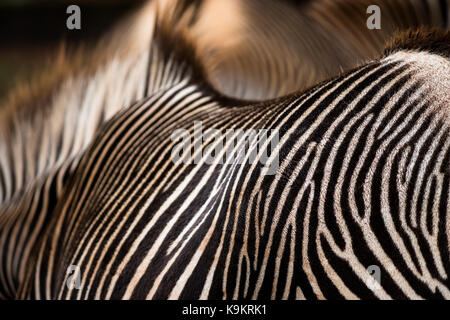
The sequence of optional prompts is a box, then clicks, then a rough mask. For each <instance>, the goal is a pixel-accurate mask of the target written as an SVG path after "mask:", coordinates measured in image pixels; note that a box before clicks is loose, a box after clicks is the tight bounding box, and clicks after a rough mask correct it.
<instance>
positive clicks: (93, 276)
mask: <svg viewBox="0 0 450 320" xmlns="http://www.w3.org/2000/svg"><path fill="white" fill-rule="evenodd" d="M181 7H182V5H181ZM178 9H179V8H178V7H175V9H173V11H170V10H169V13H170V14H172V15H169V13H168V14H167V15H166V14H162V15H161V16H160V17H161V19H162V20H161V21H158V23H159V24H158V25H157V28H156V31H155V35H154V38H153V42H152V47H151V48H152V49H151V50H152V51H150V54H149V55H147V57H148V58H149V59H150V60H148V61H147V62H149V64H148V65H149V66H150V69H149V72H148V78H147V81H146V82H145V83H146V85H147V88H143V90H142V91H141V92H146V93H143V94H147V95H148V96H147V97H143V98H141V99H139V101H138V102H135V103H133V104H131V106H129V107H126V108H121V109H120V110H118V111H117V112H116V113H115V114H114V115H113V116H112V118H110V119H109V120H108V121H106V122H104V123H103V124H101V125H99V127H98V128H97V129H96V130H95V133H94V134H93V136H92V138H91V139H90V143H89V144H88V145H87V146H86V147H85V148H83V149H82V150H81V151H80V152H79V153H75V154H73V155H72V156H70V157H68V158H66V159H64V161H62V162H61V163H60V164H59V165H58V166H54V167H53V168H52V169H50V170H49V171H47V172H46V175H45V176H44V177H43V178H41V179H36V180H35V181H34V183H32V184H31V185H30V186H29V187H28V188H26V189H25V190H23V192H22V193H21V194H20V196H17V197H12V198H10V199H9V200H8V201H7V202H4V203H2V205H1V207H0V250H1V252H0V253H1V254H0V259H1V260H0V297H1V298H19V299H239V298H247V299H260V298H266V299H267V298H270V299H326V298H345V299H360V298H365V299H367V298H380V299H391V298H394V299H404V298H409V299H422V298H445V299H450V280H449V272H450V250H449V249H450V199H449V187H450V180H449V178H450V171H449V168H450V166H449V165H450V114H449V112H450V104H449V101H450V76H449V75H450V48H448V45H447V43H449V41H448V40H449V33H448V32H446V33H445V32H442V31H432V32H429V33H427V32H425V31H419V32H418V33H416V34H411V33H410V34H407V35H406V37H407V38H406V39H403V38H401V39H400V40H398V42H395V41H394V42H393V43H394V44H395V45H394V46H393V47H392V48H390V49H389V50H388V51H387V53H386V55H385V56H384V57H383V58H380V59H377V60H374V61H371V62H369V63H366V64H364V65H363V66H360V67H358V68H356V69H353V70H351V71H349V72H347V73H345V74H343V75H341V76H339V77H337V78H333V79H331V80H328V81H325V82H322V83H320V84H317V85H315V86H313V87H312V88H310V89H309V90H306V91H303V92H301V91H300V92H298V93H295V94H292V95H288V96H285V97H283V98H278V99H275V100H268V101H264V102H257V103H256V102H250V101H243V100H235V99H232V98H228V97H224V96H223V94H222V93H220V92H216V91H215V90H214V89H212V85H210V84H209V83H208V81H207V80H206V79H205V78H206V77H207V76H208V75H207V73H206V74H205V72H206V71H205V70H204V69H202V65H201V63H200V62H199V61H196V60H195V58H192V56H190V58H188V59H186V56H185V53H187V52H189V53H192V52H191V51H186V50H187V47H188V46H187V45H186V44H185V43H184V42H183V40H184V38H183V37H179V36H180V35H179V34H178V33H177V32H176V31H174V33H170V32H167V31H168V30H171V29H170V28H169V29H166V28H168V27H167V26H173V25H174V21H178V20H180V21H181V20H183V19H181V18H180V16H179V15H180V14H181V17H183V18H185V19H184V20H189V19H188V18H189V15H190V14H195V10H191V11H189V10H187V12H188V16H187V18H186V16H184V14H185V13H183V12H182V13H179V12H177V10H178ZM165 19H168V20H165ZM184 20H183V21H184ZM171 23H172V24H171ZM408 37H409V38H408ZM175 39H176V40H177V42H175V41H174V40H175ZM174 46H178V48H177V47H174ZM144 89H145V90H146V91H145V90H144ZM199 124H200V125H201V127H202V130H203V133H204V134H203V135H199V134H198V133H197V129H198V126H199ZM231 129H233V130H234V131H230V130H231ZM261 130H266V131H265V132H267V133H268V136H267V137H262V136H261V135H258V134H255V133H257V132H260V131H261ZM176 132H182V136H177V135H175V133H176ZM180 138H181V140H182V141H187V142H188V147H187V148H184V147H185V146H186V145H184V144H183V143H182V142H180ZM183 148H184V151H185V152H186V153H183V156H184V157H183V158H182V160H184V161H174V158H173V156H174V154H178V155H179V154H180V150H181V149H183ZM229 155H233V156H229ZM268 167H269V168H276V170H275V172H272V173H273V174H270V173H268ZM72 266H76V267H77V268H79V270H80V274H79V276H80V277H79V280H80V287H79V288H75V287H73V286H69V285H68V283H70V281H71V280H72V279H73V278H72V275H71V274H70V273H68V272H67V271H68V270H71V267H72ZM370 266H377V267H378V268H379V269H380V274H381V282H380V284H379V285H378V286H377V285H375V286H374V285H369V283H372V284H373V281H372V277H371V275H370V273H369V271H368V268H369V267H370ZM371 281H372V282H371Z"/></svg>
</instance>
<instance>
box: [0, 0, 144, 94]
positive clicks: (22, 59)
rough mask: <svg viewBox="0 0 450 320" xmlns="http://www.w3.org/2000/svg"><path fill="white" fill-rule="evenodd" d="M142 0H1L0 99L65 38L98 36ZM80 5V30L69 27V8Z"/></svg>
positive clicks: (34, 70)
mask: <svg viewBox="0 0 450 320" xmlns="http://www.w3.org/2000/svg"><path fill="white" fill-rule="evenodd" d="M142 2H143V1H142V0H0V101H1V100H2V98H4V97H5V95H6V94H7V92H8V90H10V89H11V88H12V87H13V86H14V85H15V84H16V83H17V82H20V81H23V80H25V79H29V78H30V77H31V76H32V75H33V74H34V73H37V72H42V69H40V67H42V65H43V62H44V61H45V59H46V57H48V56H49V54H50V53H52V52H54V51H55V50H56V48H57V47H58V44H59V43H61V42H62V41H64V42H66V43H67V44H68V45H74V46H76V45H77V44H78V43H80V42H86V43H91V42H95V41H96V40H98V38H99V37H100V36H101V34H102V33H104V32H105V31H107V30H108V29H109V28H110V27H111V26H112V25H113V24H114V23H115V22H117V21H118V20H119V19H120V18H121V17H123V16H124V15H126V14H127V13H128V12H130V11H131V10H132V9H133V8H135V7H137V6H138V5H139V4H140V3H142ZM71 4H76V5H78V6H80V9H81V30H68V29H67V27H66V20H67V18H68V17H69V14H67V13H66V9H67V7H68V6H69V5H71Z"/></svg>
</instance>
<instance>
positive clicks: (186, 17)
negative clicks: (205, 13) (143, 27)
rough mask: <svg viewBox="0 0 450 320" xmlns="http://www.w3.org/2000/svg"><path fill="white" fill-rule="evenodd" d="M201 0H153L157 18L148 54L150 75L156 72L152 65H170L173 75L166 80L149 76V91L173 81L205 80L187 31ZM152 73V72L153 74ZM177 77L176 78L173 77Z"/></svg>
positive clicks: (192, 22)
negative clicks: (159, 80) (172, 0)
mask: <svg viewBox="0 0 450 320" xmlns="http://www.w3.org/2000/svg"><path fill="white" fill-rule="evenodd" d="M200 7H201V1H198V0H194V1H193V0H183V1H176V2H175V3H173V4H172V3H171V1H169V2H161V1H160V2H156V18H155V20H154V29H153V35H152V39H151V49H150V50H151V52H150V57H149V59H150V60H149V68H148V71H147V72H148V73H149V77H152V76H154V75H155V73H156V72H155V70H154V69H152V66H155V65H156V66H157V68H158V69H162V70H165V69H166V68H169V67H170V69H171V70H170V72H171V73H172V76H173V77H174V78H172V79H170V78H171V77H170V76H169V79H166V81H165V82H161V83H158V84H152V83H151V79H148V81H149V84H148V86H149V87H150V88H149V91H150V92H148V93H152V91H153V92H155V91H157V90H159V89H161V88H162V87H164V86H170V85H171V84H173V83H174V82H175V81H181V80H187V79H189V80H190V81H191V82H193V83H197V84H198V83H204V84H207V83H208V81H207V80H206V79H207V76H206V71H205V69H204V66H203V63H202V62H201V58H200V56H199V53H198V50H197V47H196V45H195V43H194V41H193V39H192V37H191V35H190V30H191V28H192V26H193V25H194V24H195V22H196V21H197V19H198V15H199V11H200ZM152 73H153V75H152ZM175 78H176V79H175Z"/></svg>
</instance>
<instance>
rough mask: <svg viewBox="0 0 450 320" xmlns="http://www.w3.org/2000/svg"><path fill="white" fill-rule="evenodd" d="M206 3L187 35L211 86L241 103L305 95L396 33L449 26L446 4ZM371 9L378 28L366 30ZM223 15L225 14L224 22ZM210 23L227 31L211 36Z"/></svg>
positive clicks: (365, 0)
mask: <svg viewBox="0 0 450 320" xmlns="http://www.w3.org/2000/svg"><path fill="white" fill-rule="evenodd" d="M292 2H293V3H294V6H293V5H292ZM208 3H209V2H206V3H205V5H204V8H203V10H202V11H204V12H203V13H202V15H203V16H205V18H204V19H203V20H200V23H198V25H197V26H194V27H193V28H192V29H193V31H192V33H193V37H194V38H195V39H196V41H197V45H198V46H201V47H202V49H201V51H202V52H203V55H202V60H203V64H204V65H205V66H206V68H207V69H208V76H209V79H210V81H211V82H212V84H213V85H214V86H215V87H216V88H217V90H219V91H221V92H222V93H225V94H226V95H228V96H232V97H235V98H241V99H252V100H255V99H256V100H265V99H271V98H276V97H280V96H283V95H287V94H290V93H293V92H295V91H298V90H306V89H308V88H309V87H311V86H313V85H315V84H317V83H319V82H321V81H324V80H327V79H329V78H331V77H333V76H335V75H337V74H340V73H342V72H345V71H348V70H350V69H352V68H355V67H357V66H360V65H362V64H364V63H366V62H367V61H368V60H371V59H375V58H377V57H378V56H379V54H380V52H382V50H383V47H384V45H385V43H386V41H388V40H389V38H390V37H391V36H392V35H393V34H394V32H396V31H402V30H407V29H408V28H414V29H417V28H418V27H419V26H421V25H427V26H437V27H445V26H448V16H446V13H448V7H449V2H448V1H436V0H429V1H427V0H425V1H424V0H407V1H396V0H376V1H373V0H354V1H341V0H339V1H335V0H316V1H305V0H302V1H271V0H247V1H239V0H230V1H227V2H226V3H227V6H226V7H222V6H219V5H217V6H219V8H217V9H215V8H214V3H216V2H215V1H211V3H210V4H209V5H208ZM218 3H219V4H220V3H221V1H218ZM371 5H376V6H378V7H379V8H380V11H381V13H382V14H381V29H379V30H377V29H375V30H369V29H368V27H367V25H366V23H367V18H368V15H367V13H366V10H367V8H368V7H369V6H371ZM221 12H231V13H230V14H229V15H226V18H227V21H226V22H223V23H222V22H221V20H220V16H221V15H223V14H221ZM268 13H270V14H268ZM229 16H231V18H230V17H229ZM218 17H219V18H218ZM218 19H219V21H218ZM205 20H206V22H205ZM208 21H211V22H210V23H208ZM222 24H225V26H222ZM210 25H214V26H216V25H217V29H219V30H225V31H222V32H221V33H219V35H217V32H214V31H211V27H210Z"/></svg>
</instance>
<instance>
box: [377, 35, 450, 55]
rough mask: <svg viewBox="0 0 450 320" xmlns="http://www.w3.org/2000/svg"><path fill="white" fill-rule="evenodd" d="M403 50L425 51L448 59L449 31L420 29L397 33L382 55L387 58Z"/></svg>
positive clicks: (449, 52) (449, 51) (449, 48)
mask: <svg viewBox="0 0 450 320" xmlns="http://www.w3.org/2000/svg"><path fill="white" fill-rule="evenodd" d="M404 50H407V51H426V52H429V53H434V54H438V55H441V56H444V57H446V58H450V31H445V30H443V29H440V28H420V29H414V30H413V29H409V30H407V31H404V32H399V33H397V34H396V35H395V36H394V37H393V38H392V39H391V40H390V41H389V42H388V43H387V45H386V47H385V51H384V54H385V56H387V55H389V54H392V53H395V52H398V51H404Z"/></svg>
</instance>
